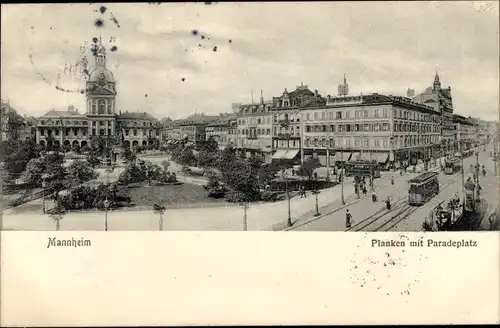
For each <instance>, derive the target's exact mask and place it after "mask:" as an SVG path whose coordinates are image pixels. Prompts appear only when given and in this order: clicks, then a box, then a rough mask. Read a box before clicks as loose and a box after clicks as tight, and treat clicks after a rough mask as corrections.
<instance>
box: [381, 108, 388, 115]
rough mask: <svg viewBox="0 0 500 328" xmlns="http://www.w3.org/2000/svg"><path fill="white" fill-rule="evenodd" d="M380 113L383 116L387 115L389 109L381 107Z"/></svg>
mask: <svg viewBox="0 0 500 328" xmlns="http://www.w3.org/2000/svg"><path fill="white" fill-rule="evenodd" d="M382 115H383V116H384V117H389V109H387V108H384V109H382Z"/></svg>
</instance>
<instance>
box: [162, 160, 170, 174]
mask: <svg viewBox="0 0 500 328" xmlns="http://www.w3.org/2000/svg"><path fill="white" fill-rule="evenodd" d="M160 164H161V166H162V168H163V170H165V171H167V172H168V168H169V167H170V162H169V161H161V163H160Z"/></svg>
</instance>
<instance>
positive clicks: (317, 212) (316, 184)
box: [312, 177, 320, 216]
mask: <svg viewBox="0 0 500 328" xmlns="http://www.w3.org/2000/svg"><path fill="white" fill-rule="evenodd" d="M312 193H313V194H314V195H315V196H316V213H315V214H314V216H319V215H320V213H319V205H318V194H319V193H320V191H319V190H318V178H317V177H314V188H313V191H312Z"/></svg>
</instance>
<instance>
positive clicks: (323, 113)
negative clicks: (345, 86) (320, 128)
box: [321, 112, 325, 120]
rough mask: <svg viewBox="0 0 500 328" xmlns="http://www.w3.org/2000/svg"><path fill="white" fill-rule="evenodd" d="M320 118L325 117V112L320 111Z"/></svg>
mask: <svg viewBox="0 0 500 328" xmlns="http://www.w3.org/2000/svg"><path fill="white" fill-rule="evenodd" d="M321 119H322V120H324V119H325V112H321Z"/></svg>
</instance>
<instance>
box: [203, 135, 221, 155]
mask: <svg viewBox="0 0 500 328" xmlns="http://www.w3.org/2000/svg"><path fill="white" fill-rule="evenodd" d="M201 150H205V151H206V152H209V153H216V152H217V151H218V150H219V144H218V143H217V141H216V140H215V139H214V137H213V136H210V137H208V139H207V140H206V141H205V142H204V143H203V147H202V149H201Z"/></svg>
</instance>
